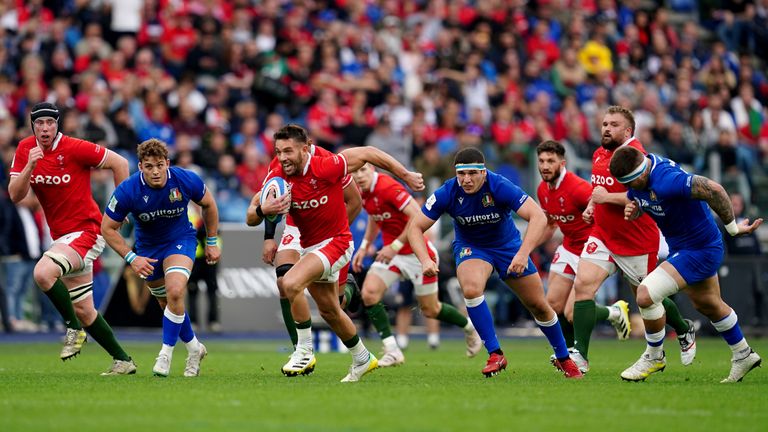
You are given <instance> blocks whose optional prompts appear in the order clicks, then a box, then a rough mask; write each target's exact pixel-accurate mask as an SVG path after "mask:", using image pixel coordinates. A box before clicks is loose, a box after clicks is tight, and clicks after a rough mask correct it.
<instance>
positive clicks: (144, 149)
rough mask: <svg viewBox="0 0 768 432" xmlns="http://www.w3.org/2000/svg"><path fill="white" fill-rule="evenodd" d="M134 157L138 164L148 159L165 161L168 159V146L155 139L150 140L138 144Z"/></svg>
mask: <svg viewBox="0 0 768 432" xmlns="http://www.w3.org/2000/svg"><path fill="white" fill-rule="evenodd" d="M136 155H137V156H138V158H139V162H141V161H143V160H144V159H145V158H150V157H156V158H159V159H163V160H166V159H168V146H167V145H166V144H165V143H164V142H163V141H161V140H159V139H157V138H150V139H148V140H146V141H144V142H143V143H141V144H139V147H138V149H137V150H136Z"/></svg>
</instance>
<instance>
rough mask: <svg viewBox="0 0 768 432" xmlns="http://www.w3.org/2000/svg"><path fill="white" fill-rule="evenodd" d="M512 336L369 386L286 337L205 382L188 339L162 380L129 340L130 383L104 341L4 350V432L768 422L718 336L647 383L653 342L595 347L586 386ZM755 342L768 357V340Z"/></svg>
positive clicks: (223, 353) (754, 387)
mask: <svg viewBox="0 0 768 432" xmlns="http://www.w3.org/2000/svg"><path fill="white" fill-rule="evenodd" d="M502 344H503V346H504V347H505V348H506V354H507V358H508V359H509V368H508V369H507V371H506V372H504V373H502V374H501V375H499V376H497V377H495V378H492V379H486V378H484V377H483V376H482V375H481V374H480V369H481V368H482V367H483V365H484V362H485V357H484V356H482V357H478V358H475V359H467V358H465V357H464V354H463V347H462V344H461V343H460V342H459V341H444V343H443V345H442V346H441V347H440V350H438V351H436V352H432V351H428V350H427V349H426V347H425V345H426V344H425V343H424V341H423V340H414V341H413V342H412V347H411V348H410V349H409V350H408V351H407V352H406V364H405V365H404V366H401V367H397V368H390V369H379V370H377V371H375V372H374V373H372V374H370V375H368V376H366V377H365V378H364V379H363V381H361V382H359V383H356V384H342V383H339V379H341V378H342V377H343V376H344V375H345V373H346V369H347V367H348V366H349V362H350V357H349V355H348V354H321V355H319V356H318V363H317V370H316V372H315V373H314V374H313V375H311V376H308V377H298V378H286V377H283V376H282V375H281V374H280V366H282V364H283V363H284V362H285V361H286V360H287V354H286V353H284V352H281V351H280V349H279V348H280V345H281V344H280V343H278V342H251V341H236V342H230V341H227V342H221V341H215V342H214V341H211V342H209V343H207V344H206V345H207V346H208V350H209V352H210V355H209V357H208V358H206V360H205V361H204V362H203V373H202V375H201V376H200V377H198V378H195V379H188V378H187V379H185V378H183V377H182V376H181V373H182V371H183V364H184V357H185V355H186V353H185V349H184V347H183V346H178V347H177V348H176V357H175V358H174V363H173V368H172V371H171V373H172V376H171V377H169V378H165V379H162V378H155V377H153V376H151V368H152V365H153V362H154V357H155V355H156V353H157V350H158V348H159V342H158V343H143V342H131V343H127V344H126V345H127V349H128V350H129V352H131V353H132V355H133V356H134V358H135V359H136V361H137V363H138V365H139V372H138V374H137V375H135V376H128V377H101V376H99V372H101V371H102V370H105V369H106V368H107V367H108V366H109V363H110V361H109V359H108V358H107V356H106V355H105V354H104V353H103V351H101V350H100V349H99V348H98V347H97V346H96V345H95V344H90V345H87V346H86V348H84V352H83V353H82V354H81V355H80V356H78V358H76V359H74V360H73V361H69V362H66V363H64V364H62V362H61V361H59V360H58V359H57V356H58V349H59V347H58V345H56V344H48V343H40V344H0V431H3V432H11V431H14V432H15V431H25V432H26V431H54V430H55V431H75V432H80V431H135V432H145V431H164V430H167V431H171V430H178V431H214V430H215V431H224V430H227V431H250V430H254V431H390V432H395V431H401V430H413V431H453V430H456V431H467V432H469V431H485V430H504V431H506V430H525V431H543V430H555V429H559V430H561V431H574V430H575V431H582V430H593V431H597V430H606V431H608V430H610V431H627V430H638V431H644V432H650V431H659V430H669V431H672V430H678V429H681V428H685V429H686V430H691V429H694V430H717V431H726V430H736V431H739V432H745V431H766V430H768V385H767V384H768V371H766V370H765V368H761V369H757V370H755V371H753V372H751V373H750V374H749V375H748V376H747V378H746V379H745V381H744V382H742V383H739V384H736V385H721V384H719V383H718V382H719V380H720V379H722V378H724V377H725V376H726V375H727V374H728V370H729V366H730V363H729V359H730V351H729V350H728V348H727V347H726V346H725V345H724V343H723V342H722V340H719V339H702V340H700V341H699V353H698V357H697V359H696V362H695V363H694V364H693V365H691V366H689V367H683V366H682V365H680V362H679V353H678V352H677V349H676V347H677V344H676V343H675V341H674V340H672V341H667V343H666V346H667V349H668V354H669V357H668V366H667V370H666V371H665V372H664V373H658V374H655V375H653V376H651V377H650V378H649V379H648V381H647V382H644V383H625V382H622V381H621V380H620V379H619V373H620V372H621V371H622V370H623V369H624V368H625V367H627V366H629V365H630V364H631V363H632V362H633V361H634V360H636V358H637V356H638V355H639V354H640V352H641V351H642V349H643V342H642V341H638V340H633V341H629V342H626V343H619V342H616V341H608V340H597V341H594V342H593V347H592V349H591V357H592V371H591V372H590V373H589V375H588V376H587V377H586V378H585V379H584V380H581V381H575V380H566V379H564V378H562V377H561V376H560V375H558V374H557V373H556V372H555V370H554V369H553V368H552V367H551V366H550V365H549V363H548V358H549V354H550V351H549V348H548V346H547V344H546V342H545V341H544V340H543V339H538V340H504V341H502ZM369 345H370V346H372V347H375V348H376V349H378V347H379V344H378V342H377V341H369ZM752 345H753V347H754V348H755V349H756V350H757V351H758V352H760V353H762V354H763V356H766V355H768V342H766V341H764V340H762V341H761V340H753V341H752Z"/></svg>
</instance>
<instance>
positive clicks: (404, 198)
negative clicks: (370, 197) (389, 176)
mask: <svg viewBox="0 0 768 432" xmlns="http://www.w3.org/2000/svg"><path fill="white" fill-rule="evenodd" d="M386 197H387V201H389V202H391V203H392V205H393V206H395V208H397V209H398V210H400V211H403V209H404V208H405V206H407V205H408V202H409V201H410V200H411V194H409V193H408V191H407V190H405V188H404V187H403V185H401V184H400V183H398V182H396V181H392V185H391V186H389V187H387V189H386Z"/></svg>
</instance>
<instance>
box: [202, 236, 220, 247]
mask: <svg viewBox="0 0 768 432" xmlns="http://www.w3.org/2000/svg"><path fill="white" fill-rule="evenodd" d="M205 245H206V246H218V245H219V237H218V236H208V237H206V238H205Z"/></svg>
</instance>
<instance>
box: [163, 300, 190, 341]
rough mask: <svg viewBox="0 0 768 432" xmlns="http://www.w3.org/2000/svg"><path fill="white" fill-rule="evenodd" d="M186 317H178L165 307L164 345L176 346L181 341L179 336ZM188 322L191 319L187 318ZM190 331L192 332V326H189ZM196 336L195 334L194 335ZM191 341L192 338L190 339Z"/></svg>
mask: <svg viewBox="0 0 768 432" xmlns="http://www.w3.org/2000/svg"><path fill="white" fill-rule="evenodd" d="M185 316H186V314H184V315H176V314H174V313H173V312H171V310H170V309H168V307H167V306H166V307H165V311H164V312H163V344H164V345H168V346H175V345H176V341H177V340H178V339H179V334H180V333H181V328H182V326H183V323H184V321H185V319H184V317H185ZM187 321H189V318H187ZM189 326H190V327H189V330H190V331H191V330H192V324H191V323H190V325H189ZM193 336H194V334H193ZM190 340H191V338H190Z"/></svg>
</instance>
